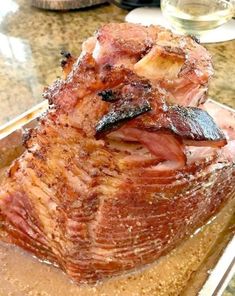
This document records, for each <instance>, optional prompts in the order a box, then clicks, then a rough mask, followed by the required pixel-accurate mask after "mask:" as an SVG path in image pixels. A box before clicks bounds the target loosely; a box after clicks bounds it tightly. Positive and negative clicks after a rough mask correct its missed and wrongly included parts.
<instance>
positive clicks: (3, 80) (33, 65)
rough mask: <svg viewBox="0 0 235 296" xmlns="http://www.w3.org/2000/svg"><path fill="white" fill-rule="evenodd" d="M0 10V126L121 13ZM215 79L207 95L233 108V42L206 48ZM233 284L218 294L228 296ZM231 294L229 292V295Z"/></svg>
mask: <svg viewBox="0 0 235 296" xmlns="http://www.w3.org/2000/svg"><path fill="white" fill-rule="evenodd" d="M3 2H4V3H2V4H1V5H0V110H1V112H0V125H1V124H3V123H5V122H7V121H9V120H10V119H12V118H14V117H15V116H17V115H19V114H21V113H22V112H24V111H26V110H27V109H29V108H30V107H32V106H33V105H35V104H36V103H39V102H40V101H41V100H42V95H41V94H42V91H43V88H44V86H46V85H48V84H50V83H51V82H52V81H53V80H54V79H55V78H56V77H57V76H60V75H61V71H60V59H61V57H60V51H61V50H62V49H65V50H68V51H70V52H72V53H73V54H74V55H79V53H80V50H81V44H82V42H83V40H84V39H86V38H87V37H89V36H91V35H92V34H93V33H94V31H95V30H96V29H97V28H98V27H99V26H100V25H101V24H103V23H106V22H118V21H123V20H124V17H125V15H126V13H127V11H125V10H121V9H119V8H117V7H115V6H112V5H100V6H96V7H93V8H89V9H82V10H79V11H68V12H52V11H43V10H40V9H37V8H33V7H30V5H29V2H28V1H27V0H4V1H3ZM207 48H208V49H209V51H210V52H211V54H212V56H213V61H214V67H215V76H214V79H213V80H212V81H211V84H210V89H209V95H210V96H211V97H212V98H214V99H216V100H218V101H220V102H222V103H226V104H228V105H230V106H231V107H234V108H235V66H234V65H235V54H234V53H235V41H229V42H224V43H218V44H210V45H208V46H207ZM232 285H233V286H235V283H234V282H233V283H232V284H231V287H230V288H229V289H230V290H227V292H225V294H224V295H226V296H229V295H232V293H233V292H232V291H234V290H233V289H234V287H232ZM229 291H230V292H231V293H230V292H229Z"/></svg>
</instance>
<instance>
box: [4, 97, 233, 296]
mask: <svg viewBox="0 0 235 296" xmlns="http://www.w3.org/2000/svg"><path fill="white" fill-rule="evenodd" d="M219 105H220V106H221V107H223V108H227V109H230V108H229V107H227V106H224V105H221V104H219ZM47 107H48V105H47V102H46V101H43V102H42V103H40V104H38V105H36V106H35V107H33V108H32V109H30V110H28V111H27V112H25V113H23V114H22V115H20V116H18V117H17V118H16V119H14V120H12V121H10V122H9V123H7V124H5V125H3V126H2V127H0V178H1V176H3V175H4V173H5V170H6V168H7V166H8V165H9V164H10V163H11V162H12V161H13V160H14V159H15V158H16V157H18V156H19V155H20V154H21V153H22V152H23V150H24V148H23V146H22V132H23V130H24V129H26V128H30V127H34V126H36V125H37V120H36V119H37V117H39V116H40V115H42V113H43V112H45V111H46V109H47ZM230 110H232V109H230ZM232 111H233V112H235V110H232ZM234 210H235V200H232V199H231V200H230V201H229V202H228V204H227V205H225V207H224V208H223V209H222V210H221V211H220V213H218V214H217V215H216V216H215V217H213V218H212V219H211V220H210V221H208V223H207V224H206V225H205V226H203V227H202V228H201V229H198V230H197V231H196V232H195V233H194V234H193V235H192V236H191V237H189V238H188V239H187V240H185V241H184V242H183V243H182V244H181V245H180V246H178V247H177V248H175V249H174V250H173V251H171V252H170V253H169V254H168V255H166V256H164V257H162V258H161V259H159V260H158V261H157V262H156V263H154V264H152V265H149V266H147V267H145V268H144V269H142V270H139V271H136V272H135V273H129V274H126V275H123V276H121V277H116V278H114V279H111V280H109V281H105V282H104V283H99V284H98V285H96V286H92V287H90V286H89V287H88V286H76V285H75V284H74V283H72V282H71V281H70V280H69V279H68V278H67V276H66V275H65V274H64V273H63V272H62V271H60V270H59V269H57V268H56V267H54V266H51V265H49V264H44V263H42V262H40V261H39V260H37V259H36V258H34V257H33V256H31V255H29V254H27V253H26V252H24V251H22V250H20V249H19V248H17V247H15V246H9V245H7V244H5V243H0V278H1V284H0V296H8V295H14V296H21V295H22V296H27V295H28V296H36V295H47V296H64V295H66V296H75V295H76V296H90V295H93V296H96V295H97V296H101V295H102V296H108V295H109V296H116V295H117V296H118V295H120V296H142V295H148V296H150V295H151V296H155V295H189V296H193V295H200V296H212V295H213V296H218V295H222V293H223V291H224V289H225V288H226V286H227V285H228V283H229V281H230V280H231V278H232V276H233V275H234V274H235V251H234V250H235V237H234V233H233V231H234V221H235V217H234ZM0 230H1V228H0ZM0 235H1V231H0ZM164 291H165V292H164ZM166 291H167V292H166Z"/></svg>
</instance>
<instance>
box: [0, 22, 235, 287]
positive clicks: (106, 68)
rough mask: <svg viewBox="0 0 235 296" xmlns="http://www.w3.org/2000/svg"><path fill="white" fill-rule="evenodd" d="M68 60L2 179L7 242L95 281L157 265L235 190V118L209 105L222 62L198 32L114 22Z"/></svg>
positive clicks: (0, 220)
mask: <svg viewBox="0 0 235 296" xmlns="http://www.w3.org/2000/svg"><path fill="white" fill-rule="evenodd" d="M64 56H65V60H64V61H63V63H62V66H63V69H64V79H60V80H57V81H56V82H55V83H54V84H53V85H52V86H50V87H49V88H47V89H46V90H45V93H44V96H45V97H46V98H47V99H48V100H49V103H50V104H51V108H50V109H49V111H48V112H47V114H46V115H44V116H43V117H42V118H41V119H40V120H39V124H38V127H37V128H35V129H34V130H32V131H31V132H30V133H29V134H28V136H27V137H26V141H25V146H26V151H25V152H24V154H23V155H22V156H21V157H20V158H18V159H16V160H15V161H14V162H13V163H12V165H11V166H10V168H9V170H8V174H7V176H6V177H5V179H4V180H3V182H2V184H1V187H0V188H1V189H0V233H1V235H0V238H1V239H2V240H4V241H6V242H9V243H13V244H16V245H18V246H21V247H22V248H24V249H27V250H29V251H30V252H32V253H33V254H34V255H36V256H38V257H39V258H41V259H47V260H49V261H50V262H52V263H54V264H56V265H57V266H59V267H60V268H62V269H63V270H64V271H65V272H66V273H67V274H68V275H69V276H70V277H71V278H72V279H73V280H74V281H76V282H78V283H84V282H88V283H94V282H96V281H97V280H103V279H105V278H109V277H111V276H114V275H118V274H122V273H124V272H126V271H130V270H133V269H136V268H138V267H142V266H144V265H146V264H148V263H152V262H154V261H155V260H156V259H158V258H159V257H160V256H162V255H164V254H166V253H167V252H169V251H170V250H171V249H172V248H174V247H175V246H176V245H177V244H179V243H180V242H181V241H182V239H184V238H186V237H187V236H188V235H190V234H192V232H193V231H194V230H195V229H197V228H198V227H200V226H202V225H203V224H204V223H205V222H206V221H207V220H208V219H209V218H210V217H211V216H212V215H214V214H215V213H216V212H217V211H218V210H219V209H220V207H221V206H222V205H223V204H224V203H225V202H226V200H228V199H229V198H230V197H231V196H232V195H233V194H234V193H235V188H234V182H235V158H234V155H235V145H234V141H235V137H234V130H235V122H234V114H233V113H232V112H230V111H224V110H223V109H221V107H220V106H219V105H216V104H214V103H211V102H206V103H205V104H204V105H200V104H201V103H202V102H204V101H205V92H206V90H207V84H208V80H209V78H210V76H211V74H212V66H211V60H210V56H209V54H208V52H207V51H206V50H205V49H204V48H203V47H202V46H201V45H199V44H197V43H196V42H195V41H193V40H192V39H191V38H190V37H179V36H176V35H173V34H172V33H170V32H169V31H167V30H164V29H163V28H160V27H154V26H151V27H142V26H138V25H130V24H110V25H105V26H103V27H102V28H101V29H100V30H98V32H97V34H96V35H95V36H94V37H92V38H89V39H88V40H87V41H86V42H85V43H84V45H83V52H82V54H81V56H80V57H79V58H78V59H77V60H76V59H75V58H74V57H72V56H71V55H70V54H68V53H64ZM164 69H165V70H164ZM223 112H226V121H224V120H223V119H222V117H221V115H220V114H222V113H223ZM209 114H210V115H209Z"/></svg>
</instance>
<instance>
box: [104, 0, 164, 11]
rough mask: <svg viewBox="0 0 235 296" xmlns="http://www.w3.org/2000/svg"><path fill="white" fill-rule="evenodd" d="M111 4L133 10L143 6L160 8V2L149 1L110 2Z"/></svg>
mask: <svg viewBox="0 0 235 296" xmlns="http://www.w3.org/2000/svg"><path fill="white" fill-rule="evenodd" d="M109 2H111V3H113V4H115V5H117V6H119V7H121V8H125V9H132V8H136V7H143V6H158V7H160V0H147V1H139V0H110V1H109Z"/></svg>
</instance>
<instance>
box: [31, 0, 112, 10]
mask: <svg viewBox="0 0 235 296" xmlns="http://www.w3.org/2000/svg"><path fill="white" fill-rule="evenodd" d="M105 2H107V1H105V0H30V3H31V5H32V6H35V7H38V8H42V9H48V10H70V9H78V8H84V7H89V6H92V5H97V4H101V3H105Z"/></svg>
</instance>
